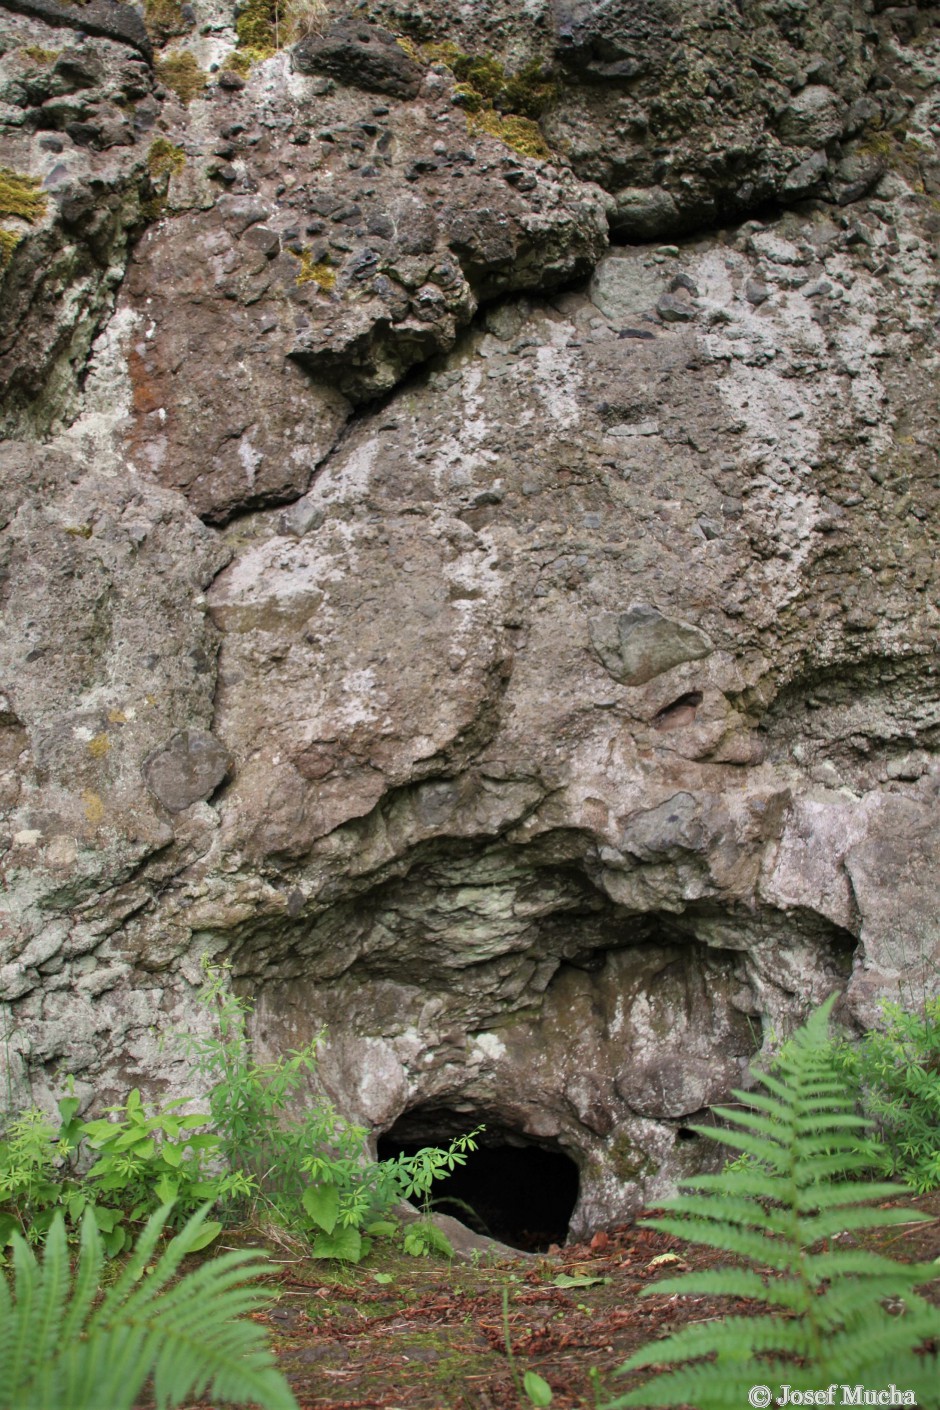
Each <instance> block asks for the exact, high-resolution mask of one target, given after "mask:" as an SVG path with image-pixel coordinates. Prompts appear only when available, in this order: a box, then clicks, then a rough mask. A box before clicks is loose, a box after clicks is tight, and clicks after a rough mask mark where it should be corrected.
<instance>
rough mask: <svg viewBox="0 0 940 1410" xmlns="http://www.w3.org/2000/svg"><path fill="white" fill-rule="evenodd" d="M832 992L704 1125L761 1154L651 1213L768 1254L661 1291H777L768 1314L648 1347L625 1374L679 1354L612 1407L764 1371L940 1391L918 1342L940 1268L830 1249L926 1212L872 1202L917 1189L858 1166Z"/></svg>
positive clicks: (806, 1382)
mask: <svg viewBox="0 0 940 1410" xmlns="http://www.w3.org/2000/svg"><path fill="white" fill-rule="evenodd" d="M832 1003H833V1000H832V999H830V1000H829V1001H828V1002H827V1003H826V1004H824V1005H823V1006H822V1008H821V1009H819V1010H818V1011H817V1012H816V1013H814V1014H813V1015H812V1017H811V1018H810V1019H809V1021H808V1022H807V1023H806V1025H805V1026H804V1027H803V1028H802V1029H800V1030H799V1032H798V1033H796V1034H795V1035H794V1037H793V1038H792V1039H791V1040H790V1042H789V1043H787V1044H786V1046H785V1048H784V1050H783V1051H782V1053H781V1054H780V1056H779V1058H778V1060H777V1062H776V1064H775V1066H774V1069H773V1071H772V1072H770V1073H766V1072H757V1071H755V1074H754V1075H755V1077H756V1078H757V1081H758V1084H759V1087H760V1088H762V1089H763V1090H760V1091H756V1092H735V1093H734V1096H735V1097H736V1098H737V1099H738V1100H739V1101H740V1102H742V1103H743V1104H744V1109H727V1108H717V1109H716V1114H717V1115H718V1116H719V1117H721V1118H722V1120H724V1121H726V1122H728V1123H729V1124H730V1126H731V1128H732V1129H729V1130H723V1129H717V1128H711V1127H698V1128H696V1129H697V1130H698V1131H699V1133H700V1134H701V1135H703V1136H709V1137H711V1138H712V1139H713V1140H717V1141H721V1142H723V1143H724V1144H725V1145H727V1146H730V1147H731V1148H732V1149H733V1150H736V1151H739V1152H741V1153H743V1154H744V1155H745V1156H746V1157H747V1159H746V1160H744V1161H739V1162H737V1163H736V1165H735V1167H734V1168H730V1169H729V1168H726V1169H725V1170H724V1171H722V1173H721V1174H718V1175H702V1176H699V1177H698V1178H697V1179H695V1180H690V1181H688V1182H685V1188H686V1189H688V1190H689V1191H691V1193H688V1194H680V1195H678V1196H677V1197H676V1198H675V1199H672V1200H668V1201H666V1202H665V1203H664V1206H663V1207H664V1208H665V1209H667V1210H671V1211H674V1212H673V1213H672V1215H671V1216H670V1217H667V1218H663V1219H650V1220H648V1221H646V1222H647V1223H648V1225H649V1226H650V1227H652V1228H655V1229H662V1230H665V1231H666V1232H667V1233H670V1234H675V1235H678V1236H679V1237H680V1238H683V1239H686V1240H688V1241H689V1242H691V1243H698V1244H705V1245H707V1246H708V1247H711V1248H716V1249H720V1250H722V1252H724V1253H728V1254H733V1255H735V1256H736V1257H737V1258H738V1259H741V1260H744V1261H745V1262H746V1263H750V1264H752V1265H756V1266H752V1267H734V1268H728V1267H725V1268H717V1269H714V1270H710V1271H706V1272H700V1273H689V1274H686V1275H684V1276H682V1277H679V1278H670V1279H667V1280H665V1281H663V1282H658V1283H656V1284H654V1285H653V1286H651V1287H649V1288H647V1289H646V1291H647V1293H654V1294H662V1293H682V1294H693V1295H696V1296H703V1295H704V1296H707V1297H712V1296H716V1295H717V1296H726V1297H736V1298H747V1299H750V1300H752V1301H755V1302H758V1303H762V1304H763V1305H764V1307H765V1308H766V1309H767V1312H766V1314H765V1315H756V1316H747V1317H743V1316H742V1317H729V1318H727V1319H725V1320H723V1321H720V1322H708V1323H701V1324H698V1325H694V1326H688V1327H685V1328H684V1329H683V1330H682V1331H679V1332H677V1333H676V1334H675V1335H674V1336H670V1337H667V1338H666V1339H665V1340H663V1341H658V1342H653V1343H651V1344H650V1345H649V1346H647V1347H644V1348H643V1349H642V1350H641V1351H639V1352H637V1353H636V1354H635V1355H634V1356H632V1357H631V1358H630V1360H629V1361H627V1362H625V1364H624V1365H623V1366H621V1367H620V1370H619V1372H618V1374H623V1373H624V1372H627V1371H632V1370H636V1369H638V1368H640V1367H648V1366H657V1367H660V1366H665V1365H669V1364H670V1363H675V1364H676V1369H674V1370H667V1371H664V1372H661V1373H660V1374H659V1375H657V1376H655V1377H654V1378H653V1379H652V1380H648V1381H647V1382H646V1383H645V1384H644V1385H642V1386H640V1387H639V1388H638V1389H636V1390H633V1391H630V1392H629V1393H628V1394H627V1395H624V1396H622V1397H620V1398H619V1399H618V1400H615V1401H613V1402H611V1404H610V1405H609V1406H608V1407H606V1410H614V1407H626V1406H661V1405H691V1406H694V1407H695V1410H725V1407H727V1410H732V1407H733V1410H740V1407H742V1406H747V1404H748V1400H747V1392H748V1390H749V1389H750V1388H751V1387H752V1386H754V1385H766V1386H770V1387H771V1388H775V1387H779V1386H783V1385H789V1386H792V1387H794V1388H795V1389H798V1390H809V1389H816V1388H825V1387H827V1386H828V1385H830V1384H831V1383H835V1384H837V1385H842V1384H845V1383H848V1384H851V1385H855V1384H863V1385H865V1386H866V1387H869V1388H871V1389H876V1390H877V1389H886V1388H887V1387H888V1386H889V1385H890V1384H891V1383H892V1382H893V1383H894V1384H895V1385H897V1386H898V1387H899V1388H900V1389H901V1390H913V1391H915V1392H916V1395H917V1403H918V1405H919V1406H920V1407H921V1410H928V1407H932V1406H937V1405H940V1398H938V1391H937V1387H938V1386H940V1374H938V1373H940V1364H938V1358H937V1356H936V1355H927V1354H924V1355H919V1354H917V1352H916V1348H918V1347H920V1346H922V1345H923V1343H925V1342H929V1341H930V1339H931V1338H937V1337H938V1336H940V1312H938V1310H937V1308H936V1307H933V1306H931V1304H930V1303H928V1302H927V1301H925V1299H924V1298H922V1297H920V1296H919V1295H918V1293H917V1292H916V1289H917V1288H918V1287H919V1286H920V1285H922V1284H923V1283H925V1282H927V1281H929V1280H930V1279H932V1278H936V1277H938V1275H940V1268H937V1267H936V1266H933V1265H930V1264H919V1265H905V1264H901V1263H896V1262H894V1261H893V1260H891V1259H888V1258H885V1257H882V1256H881V1255H879V1254H876V1253H871V1252H867V1251H865V1250H862V1249H859V1248H851V1247H824V1248H822V1249H820V1245H821V1244H822V1242H823V1241H824V1240H830V1239H833V1238H834V1237H836V1236H838V1235H840V1234H841V1233H843V1232H844V1231H848V1230H851V1231H857V1230H860V1229H872V1228H877V1227H879V1226H883V1225H888V1224H901V1223H908V1222H910V1221H911V1220H912V1218H914V1219H916V1218H918V1217H919V1216H917V1215H912V1213H911V1211H909V1210H904V1209H884V1208H875V1207H873V1202H874V1201H884V1200H887V1199H893V1198H895V1197H896V1196H898V1195H899V1194H903V1193H906V1192H905V1191H904V1189H903V1187H901V1186H898V1185H888V1184H878V1185H874V1184H867V1183H860V1182H859V1180H858V1179H857V1178H854V1179H853V1176H854V1177H858V1176H859V1175H861V1173H862V1172H863V1171H864V1170H865V1169H866V1168H867V1167H868V1166H869V1165H870V1160H869V1157H868V1156H867V1155H866V1154H865V1153H864V1152H862V1151H860V1150H859V1149H858V1146H859V1144H860V1143H859V1133H860V1131H862V1130H864V1129H865V1128H866V1126H867V1123H866V1122H864V1121H863V1120H862V1119H861V1118H860V1117H858V1116H856V1115H855V1113H854V1111H853V1105H852V1098H851V1095H850V1094H849V1093H848V1092H847V1091H846V1086H845V1082H844V1079H843V1078H842V1076H841V1075H840V1073H839V1072H838V1070H837V1067H836V1065H835V1060H834V1058H833V1055H832V1049H831V1046H830V1045H829V1043H828V1021H829V1014H830V1012H831V1009H832ZM766 1270H769V1271H766ZM886 1303H887V1304H888V1305H887V1306H886V1305H885V1304H886ZM889 1309H890V1310H889ZM706 1358H710V1359H706ZM680 1363H681V1364H680ZM778 1393H779V1392H778V1391H777V1390H776V1389H774V1395H775V1396H776V1395H777V1394H778Z"/></svg>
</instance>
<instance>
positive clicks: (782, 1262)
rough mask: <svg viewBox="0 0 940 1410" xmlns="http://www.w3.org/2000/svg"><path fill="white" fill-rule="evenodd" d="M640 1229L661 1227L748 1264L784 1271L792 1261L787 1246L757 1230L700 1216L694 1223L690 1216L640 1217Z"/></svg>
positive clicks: (670, 1232)
mask: <svg viewBox="0 0 940 1410" xmlns="http://www.w3.org/2000/svg"><path fill="white" fill-rule="evenodd" d="M642 1227H643V1228H644V1229H661V1230H662V1231H663V1233H666V1234H675V1236H676V1237H677V1238H680V1239H688V1240H689V1242H690V1243H696V1244H704V1245H705V1246H706V1248H717V1249H721V1250H723V1251H724V1252H725V1253H736V1254H738V1255H739V1256H740V1257H741V1258H749V1259H750V1260H751V1262H752V1263H758V1264H761V1265H762V1266H764V1267H767V1268H776V1269H777V1270H778V1271H780V1272H786V1271H787V1270H788V1269H789V1268H790V1266H791V1264H792V1263H793V1249H792V1247H791V1246H789V1245H787V1244H784V1243H780V1242H778V1241H777V1240H774V1239H764V1238H763V1237H762V1236H761V1235H760V1234H759V1233H757V1232H756V1231H755V1232H750V1231H748V1230H742V1229H738V1228H737V1227H735V1226H734V1225H732V1224H722V1223H720V1222H719V1221H717V1220H716V1221H714V1222H713V1223H708V1222H706V1221H705V1220H704V1219H703V1220H701V1221H699V1222H698V1223H694V1224H693V1221H692V1220H691V1219H688V1220H687V1219H644V1220H643V1221H642Z"/></svg>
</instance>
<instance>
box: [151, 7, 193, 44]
mask: <svg viewBox="0 0 940 1410" xmlns="http://www.w3.org/2000/svg"><path fill="white" fill-rule="evenodd" d="M144 24H145V25H146V26H147V33H148V34H149V35H150V38H151V39H152V40H153V41H154V43H156V44H163V43H164V42H165V41H166V40H167V39H170V38H172V37H173V36H174V35H177V34H185V33H186V32H187V30H190V29H192V23H191V22H190V21H187V19H186V18H185V16H184V15H183V4H182V0H145V4H144Z"/></svg>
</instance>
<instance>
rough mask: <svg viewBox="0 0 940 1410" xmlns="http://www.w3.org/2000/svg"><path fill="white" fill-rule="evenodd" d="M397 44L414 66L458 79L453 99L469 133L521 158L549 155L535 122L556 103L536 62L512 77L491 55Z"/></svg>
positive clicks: (553, 90)
mask: <svg viewBox="0 0 940 1410" xmlns="http://www.w3.org/2000/svg"><path fill="white" fill-rule="evenodd" d="M398 42H399V44H401V46H402V48H403V49H404V50H405V52H406V53H407V54H408V55H409V56H410V57H411V58H413V59H415V60H416V61H417V62H418V63H426V64H427V63H431V64H444V65H445V67H447V68H449V69H450V71H451V73H452V74H453V75H454V78H455V79H456V80H457V84H456V87H455V90H454V96H455V98H456V99H457V101H458V103H459V104H460V106H461V107H462V108H463V109H464V111H465V112H466V113H467V114H468V121H469V126H470V130H471V132H473V131H477V132H485V133H487V134H488V135H489V136H490V137H495V138H497V139H498V140H499V141H500V142H504V143H505V144H506V146H507V147H512V149H513V150H514V151H516V152H518V153H519V154H520V155H521V156H524V157H534V158H537V159H539V160H545V159H546V158H548V157H550V156H551V151H550V149H549V147H548V144H547V143H546V141H545V137H544V135H543V134H542V131H541V129H540V128H539V126H538V122H537V121H536V119H538V118H539V117H541V115H542V114H543V113H544V112H546V111H547V110H548V108H550V107H551V105H552V103H554V102H555V100H556V98H557V96H558V87H557V85H556V84H554V83H553V82H552V81H551V79H550V78H549V77H548V76H547V75H546V73H545V70H544V68H543V66H542V65H541V64H540V63H539V62H538V60H533V61H532V62H531V63H529V64H526V66H525V67H524V68H523V69H520V70H519V72H518V73H514V74H512V73H507V71H506V69H505V67H504V66H503V64H501V63H500V61H499V60H498V59H495V58H493V57H492V55H489V54H465V53H464V52H463V50H462V49H459V48H458V47H457V45H456V44H453V43H451V42H450V41H449V40H445V41H443V42H441V43H430V44H415V43H414V41H413V40H410V39H399V41H398Z"/></svg>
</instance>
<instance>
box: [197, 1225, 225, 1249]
mask: <svg viewBox="0 0 940 1410" xmlns="http://www.w3.org/2000/svg"><path fill="white" fill-rule="evenodd" d="M221 1232H222V1225H221V1224H220V1223H219V1221H218V1220H217V1219H207V1220H206V1222H205V1223H204V1224H203V1226H202V1228H201V1229H200V1230H199V1232H198V1233H197V1234H194V1235H193V1238H192V1241H191V1242H190V1245H189V1251H190V1253H198V1252H199V1250H200V1249H201V1248H206V1246H207V1245H208V1244H211V1243H212V1240H213V1239H217V1238H218V1237H219V1235H220V1234H221Z"/></svg>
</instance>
